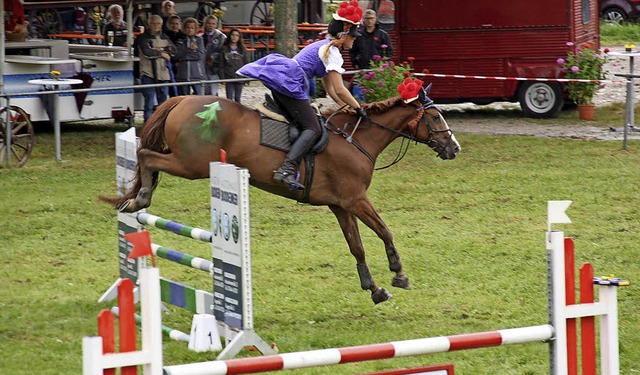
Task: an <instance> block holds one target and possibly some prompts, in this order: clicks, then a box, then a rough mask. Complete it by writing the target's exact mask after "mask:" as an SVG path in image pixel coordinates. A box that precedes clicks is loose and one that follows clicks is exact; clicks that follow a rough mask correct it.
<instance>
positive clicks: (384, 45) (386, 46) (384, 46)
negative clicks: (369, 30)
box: [380, 44, 389, 48]
mask: <svg viewBox="0 0 640 375" xmlns="http://www.w3.org/2000/svg"><path fill="white" fill-rule="evenodd" d="M380 47H382V48H389V46H388V45H386V44H383V45H381V46H380Z"/></svg>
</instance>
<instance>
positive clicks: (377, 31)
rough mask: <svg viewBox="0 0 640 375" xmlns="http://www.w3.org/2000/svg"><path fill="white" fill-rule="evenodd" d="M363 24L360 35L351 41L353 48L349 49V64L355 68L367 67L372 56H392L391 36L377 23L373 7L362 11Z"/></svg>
mask: <svg viewBox="0 0 640 375" xmlns="http://www.w3.org/2000/svg"><path fill="white" fill-rule="evenodd" d="M363 24H364V25H363V26H362V28H361V29H360V34H361V35H360V36H358V38H356V41H355V42H354V43H353V48H352V49H351V50H350V51H349V57H351V64H352V65H353V67H354V68H356V69H369V68H370V64H371V60H373V56H376V55H377V56H380V57H382V58H389V59H391V58H392V57H393V46H392V45H391V37H390V36H389V34H388V33H387V32H386V31H384V30H382V29H381V28H380V26H379V25H378V16H377V14H376V11H375V10H373V9H367V10H365V11H364V18H363Z"/></svg>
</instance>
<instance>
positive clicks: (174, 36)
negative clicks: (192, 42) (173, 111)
mask: <svg viewBox="0 0 640 375" xmlns="http://www.w3.org/2000/svg"><path fill="white" fill-rule="evenodd" d="M168 22H169V27H168V29H167V31H166V32H165V34H167V36H168V37H169V39H171V43H173V45H174V46H175V45H177V44H178V40H180V39H182V38H184V37H186V35H185V33H184V31H182V20H181V19H180V16H178V15H176V14H174V15H172V16H169V21H168ZM167 64H168V65H169V71H170V73H171V82H175V81H176V73H177V72H178V71H177V68H176V65H175V61H173V60H172V61H168V62H167ZM169 96H171V97H174V96H178V88H177V87H175V86H172V87H169Z"/></svg>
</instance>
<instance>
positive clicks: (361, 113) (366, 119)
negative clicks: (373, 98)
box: [356, 107, 369, 121]
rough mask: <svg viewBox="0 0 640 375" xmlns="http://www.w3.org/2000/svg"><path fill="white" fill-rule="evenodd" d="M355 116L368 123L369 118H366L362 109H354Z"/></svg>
mask: <svg viewBox="0 0 640 375" xmlns="http://www.w3.org/2000/svg"><path fill="white" fill-rule="evenodd" d="M356 115H358V117H360V118H361V119H363V120H365V121H369V116H367V112H365V111H364V108H362V107H358V108H356Z"/></svg>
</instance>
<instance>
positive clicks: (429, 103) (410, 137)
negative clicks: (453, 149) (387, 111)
mask: <svg viewBox="0 0 640 375" xmlns="http://www.w3.org/2000/svg"><path fill="white" fill-rule="evenodd" d="M419 102H420V103H419V104H418V103H416V111H417V112H418V115H417V116H416V118H415V119H413V120H411V121H410V123H411V122H415V124H416V125H415V126H410V127H411V128H413V129H414V131H413V132H410V133H409V134H407V133H405V132H402V131H400V130H396V129H393V128H390V127H389V126H387V125H384V124H381V123H379V122H377V121H373V120H371V119H369V121H368V123H371V124H373V125H376V126H378V127H380V128H382V129H385V130H387V131H390V132H392V133H395V134H396V135H397V136H399V137H402V142H401V144H400V148H399V149H398V153H397V155H396V156H395V158H394V160H393V161H392V162H391V163H389V164H388V165H386V166H384V167H378V168H374V170H380V169H386V168H389V167H391V166H392V165H395V164H397V163H399V162H400V160H402V159H403V158H404V156H405V155H406V154H407V151H408V150H409V145H410V144H411V142H412V141H413V142H415V143H416V144H418V143H422V144H426V145H427V146H429V148H430V149H432V150H434V151H436V152H437V153H438V155H440V154H441V153H442V152H444V150H445V148H444V147H443V146H441V145H439V144H438V142H437V141H436V140H435V139H434V136H435V135H436V134H439V133H446V132H448V133H450V134H451V135H452V134H453V131H451V129H449V128H448V127H447V129H442V130H436V129H433V127H432V126H431V124H430V123H429V121H428V120H427V117H426V116H427V114H426V111H427V110H428V109H431V108H433V109H435V110H436V111H438V114H440V113H442V111H441V110H440V109H439V108H438V107H436V105H435V104H434V102H433V100H431V99H430V98H429V97H426V100H424V102H422V101H419ZM414 103H415V102H414ZM345 107H346V105H345V106H342V107H341V108H339V109H338V110H337V111H336V112H334V113H333V114H331V116H329V118H327V121H326V125H327V127H328V128H329V125H331V127H333V129H331V128H330V130H332V131H333V132H334V133H336V134H339V135H342V137H343V138H345V140H346V141H347V142H349V143H351V144H352V145H354V146H355V147H356V148H357V149H358V150H359V151H360V152H362V153H363V154H364V155H365V156H366V157H367V158H369V160H371V163H373V165H375V164H376V159H375V158H374V157H373V156H372V155H371V154H370V153H369V152H368V151H367V150H365V149H364V147H362V145H360V144H359V143H358V142H357V141H356V140H355V139H353V134H354V133H355V132H356V130H357V129H358V127H359V126H360V124H361V122H362V121H363V120H362V118H359V119H358V122H357V123H356V124H355V125H354V128H353V130H352V131H351V132H350V133H347V132H346V131H345V130H343V129H339V128H337V127H336V126H335V125H333V124H332V123H331V121H330V120H331V118H332V117H333V116H335V115H336V114H337V113H339V112H340V111H341V110H342V109H343V108H345ZM420 120H423V121H420ZM421 122H424V125H425V127H426V129H427V139H420V138H418V131H419V127H420V123H421Z"/></svg>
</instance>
